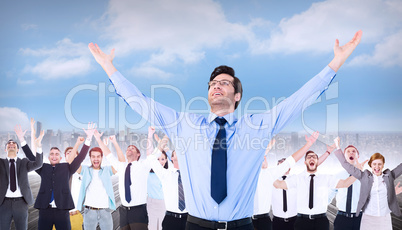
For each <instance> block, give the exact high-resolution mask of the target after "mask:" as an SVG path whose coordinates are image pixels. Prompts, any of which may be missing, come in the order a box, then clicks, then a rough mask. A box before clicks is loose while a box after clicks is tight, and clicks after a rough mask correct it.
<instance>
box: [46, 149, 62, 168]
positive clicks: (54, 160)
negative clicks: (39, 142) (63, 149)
mask: <svg viewBox="0 0 402 230" xmlns="http://www.w3.org/2000/svg"><path fill="white" fill-rule="evenodd" d="M60 161H61V155H60V151H59V150H57V149H52V150H50V153H49V162H50V164H51V165H56V164H58V163H60Z"/></svg>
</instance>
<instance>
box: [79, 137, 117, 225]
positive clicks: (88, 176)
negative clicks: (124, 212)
mask: <svg viewBox="0 0 402 230" xmlns="http://www.w3.org/2000/svg"><path fill="white" fill-rule="evenodd" d="M95 135H99V133H98V132H95ZM95 139H96V140H97V141H100V138H99V137H98V136H95ZM89 157H90V160H91V166H90V167H88V166H81V167H80V168H79V169H78V170H77V173H79V174H81V175H82V184H81V189H80V195H79V197H78V202H77V203H78V206H77V209H78V210H81V209H82V208H83V207H84V229H85V230H91V229H93V230H95V229H96V226H97V225H98V224H99V227H100V229H102V230H112V229H113V218H112V213H111V211H112V210H115V209H116V202H115V199H114V192H113V185H112V180H111V177H112V176H113V174H114V173H115V172H116V171H115V170H114V169H113V168H112V167H111V166H102V159H103V152H102V149H100V148H99V147H94V148H92V149H91V150H89Z"/></svg>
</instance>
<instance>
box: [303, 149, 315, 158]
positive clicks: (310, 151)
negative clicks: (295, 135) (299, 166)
mask: <svg viewBox="0 0 402 230" xmlns="http://www.w3.org/2000/svg"><path fill="white" fill-rule="evenodd" d="M310 153H314V155H316V156H317V159H318V155H317V153H315V152H314V151H313V150H309V151H307V152H306V155H305V156H304V160H306V158H307V155H308V154H310Z"/></svg>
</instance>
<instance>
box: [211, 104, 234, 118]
mask: <svg viewBox="0 0 402 230" xmlns="http://www.w3.org/2000/svg"><path fill="white" fill-rule="evenodd" d="M234 111H235V110H234V108H227V107H226V108H222V107H220V106H214V107H213V108H211V113H214V114H216V115H218V117H223V116H225V115H228V114H229V113H233V112H234Z"/></svg>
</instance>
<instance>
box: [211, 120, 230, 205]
mask: <svg viewBox="0 0 402 230" xmlns="http://www.w3.org/2000/svg"><path fill="white" fill-rule="evenodd" d="M215 122H216V123H218V124H219V131H218V134H217V135H216V138H215V142H214V146H213V149H212V162H211V196H212V198H213V199H214V200H215V201H216V203H218V204H220V203H221V202H222V201H223V200H224V199H225V197H226V195H227V184H226V169H227V146H226V130H225V123H226V120H225V118H219V117H217V118H215Z"/></svg>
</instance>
